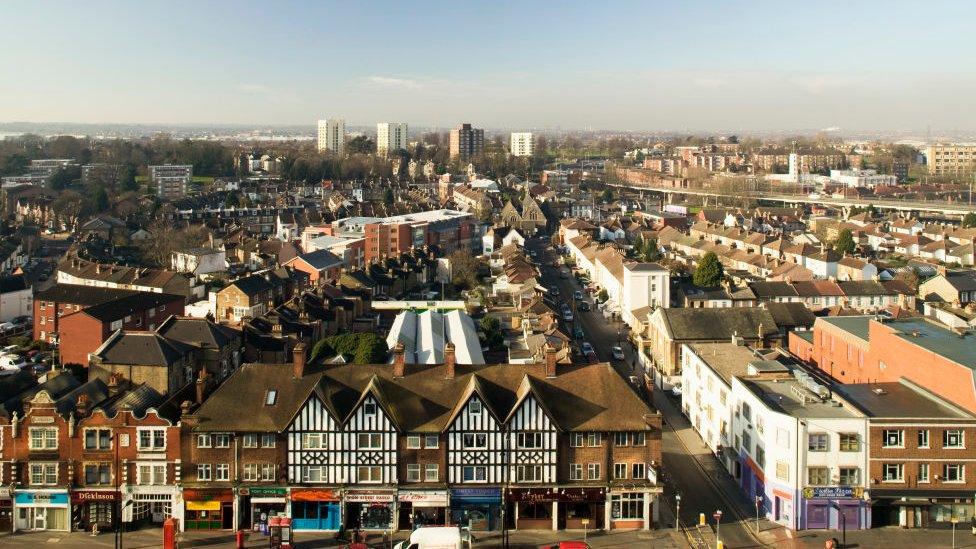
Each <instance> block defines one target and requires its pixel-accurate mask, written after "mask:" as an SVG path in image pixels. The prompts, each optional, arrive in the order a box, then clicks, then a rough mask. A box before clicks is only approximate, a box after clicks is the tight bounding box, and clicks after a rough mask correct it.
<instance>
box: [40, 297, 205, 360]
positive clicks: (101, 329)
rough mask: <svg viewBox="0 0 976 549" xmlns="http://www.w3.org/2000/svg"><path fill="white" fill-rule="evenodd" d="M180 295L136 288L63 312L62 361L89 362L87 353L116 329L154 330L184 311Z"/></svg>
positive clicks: (61, 327) (59, 335)
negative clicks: (129, 291)
mask: <svg viewBox="0 0 976 549" xmlns="http://www.w3.org/2000/svg"><path fill="white" fill-rule="evenodd" d="M185 302H186V298H185V297H183V296H181V295H172V294H159V293H150V292H135V293H134V294H132V295H127V296H124V297H120V298H118V299H113V300H111V301H106V302H103V303H100V304H98V305H93V306H90V307H87V308H83V309H81V310H79V311H75V312H72V313H71V314H66V315H64V316H62V317H61V318H60V322H59V324H58V325H57V328H58V339H59V344H60V349H61V364H81V365H82V366H87V365H88V354H89V353H91V352H93V351H95V350H96V349H98V347H99V346H101V344H102V343H104V342H105V340H106V339H108V336H110V335H112V333H114V332H115V331H117V330H130V331H141V330H155V329H156V326H158V325H160V324H162V323H163V321H164V320H166V319H167V318H169V317H170V316H171V315H177V316H180V315H182V314H183V312H184V305H185Z"/></svg>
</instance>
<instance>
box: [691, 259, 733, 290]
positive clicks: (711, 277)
mask: <svg viewBox="0 0 976 549" xmlns="http://www.w3.org/2000/svg"><path fill="white" fill-rule="evenodd" d="M723 276H725V270H724V269H723V268H722V262H721V261H719V260H718V256H717V255H715V252H708V253H707V254H705V255H704V256H702V258H701V260H700V261H699V262H698V267H697V268H695V274H694V275H693V276H692V278H691V280H692V282H694V283H695V286H698V287H700V288H712V287H714V286H718V285H719V283H720V282H721V281H722V277H723Z"/></svg>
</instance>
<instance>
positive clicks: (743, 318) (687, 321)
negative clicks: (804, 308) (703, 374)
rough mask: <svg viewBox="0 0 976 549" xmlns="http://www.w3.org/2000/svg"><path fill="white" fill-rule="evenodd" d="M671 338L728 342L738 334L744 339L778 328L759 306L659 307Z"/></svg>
mask: <svg viewBox="0 0 976 549" xmlns="http://www.w3.org/2000/svg"><path fill="white" fill-rule="evenodd" d="M659 311H660V312H661V314H662V315H663V317H664V322H665V324H666V326H667V328H668V331H669V333H670V335H671V338H672V339H673V340H674V341H721V340H726V339H727V340H729V341H731V339H732V336H734V335H738V336H739V337H743V338H746V339H757V338H758V337H759V326H760V324H761V325H762V331H763V334H764V335H765V334H772V333H775V332H776V331H778V329H779V328H778V326H777V324H776V320H775V319H774V318H773V315H772V314H770V312H769V311H768V310H766V309H763V308H759V307H733V308H721V309H659Z"/></svg>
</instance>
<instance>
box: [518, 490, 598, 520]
mask: <svg viewBox="0 0 976 549" xmlns="http://www.w3.org/2000/svg"><path fill="white" fill-rule="evenodd" d="M605 507H606V492H605V491H604V490H603V489H601V488H555V489H549V488H541V489H539V488H513V489H511V490H509V491H508V498H507V514H506V516H507V517H510V518H509V527H511V528H514V529H518V530H553V529H559V530H583V529H586V530H602V529H603V527H604V510H605ZM584 521H586V522H585V524H584Z"/></svg>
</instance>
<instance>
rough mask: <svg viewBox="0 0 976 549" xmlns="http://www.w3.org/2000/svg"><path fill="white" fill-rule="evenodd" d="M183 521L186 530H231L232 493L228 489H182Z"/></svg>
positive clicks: (232, 513)
mask: <svg viewBox="0 0 976 549" xmlns="http://www.w3.org/2000/svg"><path fill="white" fill-rule="evenodd" d="M183 501H184V506H185V510H184V512H183V513H184V523H185V528H186V529H187V530H232V529H233V528H234V493H233V492H232V491H231V490H230V489H229V488H228V489H217V490H201V489H186V490H183Z"/></svg>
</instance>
